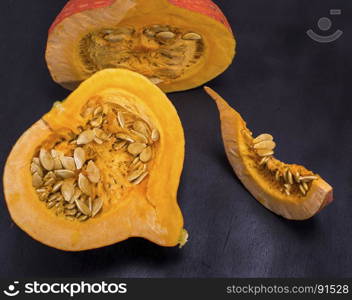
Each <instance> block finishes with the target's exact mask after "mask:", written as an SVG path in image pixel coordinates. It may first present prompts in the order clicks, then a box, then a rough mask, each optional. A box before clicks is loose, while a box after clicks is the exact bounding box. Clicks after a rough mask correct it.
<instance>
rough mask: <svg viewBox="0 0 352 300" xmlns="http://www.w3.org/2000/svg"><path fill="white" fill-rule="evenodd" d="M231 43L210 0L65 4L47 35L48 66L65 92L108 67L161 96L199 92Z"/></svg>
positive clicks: (76, 0)
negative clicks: (142, 79) (134, 75)
mask: <svg viewBox="0 0 352 300" xmlns="http://www.w3.org/2000/svg"><path fill="white" fill-rule="evenodd" d="M234 55H235V39H234V37H233V34H232V31H231V28H230V26H229V23H228V22H227V20H226V18H225V16H224V15H223V14H222V12H221V10H220V9H219V8H218V7H217V6H216V5H215V4H214V3H213V2H212V1H210V0H148V1H146V0H118V1H117V0H70V1H68V3H67V4H66V6H65V7H64V8H63V10H62V12H61V13H60V14H59V15H58V17H57V18H56V20H55V21H54V23H53V25H52V26H51V28H50V30H49V37H48V43H47V49H46V61H47V64H48V68H49V70H50V73H51V76H52V77H53V79H54V80H55V81H56V82H57V83H59V84H61V85H62V86H64V87H66V88H68V89H74V88H76V87H77V85H78V84H79V83H80V82H82V81H83V80H85V79H86V78H88V77H89V76H91V75H92V74H94V73H95V72H97V71H99V70H101V69H105V68H125V69H129V70H132V71H136V72H138V73H140V74H143V75H145V76H146V77H148V78H149V79H150V80H151V81H152V82H153V83H155V84H157V85H158V86H159V87H160V88H161V89H162V90H164V91H165V92H173V91H181V90H187V89H191V88H194V87H197V86H199V85H201V84H203V83H205V82H207V81H209V80H211V79H213V78H214V77H216V76H217V75H219V74H220V73H222V72H223V71H224V70H225V69H226V68H227V67H228V66H229V65H230V64H231V62H232V60H233V57H234Z"/></svg>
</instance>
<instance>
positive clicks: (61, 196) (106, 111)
mask: <svg viewBox="0 0 352 300" xmlns="http://www.w3.org/2000/svg"><path fill="white" fill-rule="evenodd" d="M81 116H82V117H83V118H84V120H85V122H84V123H85V124H84V126H82V127H79V128H78V132H77V133H74V132H73V131H71V130H68V129H66V130H64V131H63V133H61V134H60V135H59V134H53V135H52V136H51V137H50V138H48V140H47V141H45V142H44V143H43V144H42V145H41V146H40V148H39V149H38V153H36V155H35V156H34V157H33V160H32V163H31V173H32V184H33V187H34V188H35V189H36V192H37V194H38V198H39V200H41V201H43V202H44V203H45V205H46V206H47V208H48V209H50V210H52V211H53V212H54V213H55V214H56V215H57V216H64V217H66V219H69V220H79V221H86V220H88V219H89V218H93V217H96V216H98V215H99V214H100V213H101V212H102V211H104V207H105V206H109V205H113V204H115V203H117V202H118V201H120V200H121V199H123V197H124V195H125V194H126V193H128V192H129V190H130V189H131V188H133V187H136V186H142V185H143V184H145V183H146V182H147V181H148V174H149V169H150V165H151V164H152V161H153V157H155V155H156V153H157V145H158V141H159V138H160V136H159V131H158V129H156V128H155V126H154V125H153V124H152V122H151V121H150V120H149V118H148V117H147V116H143V115H141V114H140V113H139V112H137V111H136V110H135V109H134V108H132V107H129V106H128V107H127V106H122V105H117V104H115V103H111V102H103V101H102V99H101V98H100V97H94V98H92V99H90V100H89V101H88V102H87V104H86V105H85V106H84V107H83V109H82V112H81Z"/></svg>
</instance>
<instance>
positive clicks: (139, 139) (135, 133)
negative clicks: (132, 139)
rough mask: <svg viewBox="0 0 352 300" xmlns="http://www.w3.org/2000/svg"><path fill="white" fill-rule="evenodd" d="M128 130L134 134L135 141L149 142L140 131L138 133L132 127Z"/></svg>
mask: <svg viewBox="0 0 352 300" xmlns="http://www.w3.org/2000/svg"><path fill="white" fill-rule="evenodd" d="M130 132H131V133H133V134H134V135H135V136H137V139H136V141H138V142H140V143H144V144H148V143H149V141H148V138H147V137H146V136H145V135H144V134H142V133H140V132H138V131H135V130H133V129H131V130H130Z"/></svg>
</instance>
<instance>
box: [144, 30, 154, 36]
mask: <svg viewBox="0 0 352 300" xmlns="http://www.w3.org/2000/svg"><path fill="white" fill-rule="evenodd" d="M144 34H145V35H146V36H147V37H150V38H152V37H154V36H155V32H153V31H151V30H148V29H147V30H145V31H144Z"/></svg>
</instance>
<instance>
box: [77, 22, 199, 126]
mask: <svg viewBox="0 0 352 300" xmlns="http://www.w3.org/2000/svg"><path fill="white" fill-rule="evenodd" d="M165 52H169V54H168V55H164V54H165ZM204 53H205V44H204V41H203V38H202V36H201V35H200V34H199V33H196V32H192V31H188V30H187V31H185V30H182V29H181V28H177V27H173V26H169V25H164V24H151V25H147V26H144V27H142V28H129V27H116V28H109V29H107V28H106V29H101V30H99V31H93V32H90V33H87V34H86V35H85V36H84V37H83V38H82V39H81V40H80V42H79V53H78V55H79V58H80V60H81V62H82V64H83V66H84V67H85V71H86V73H87V74H93V73H95V72H97V71H99V70H101V69H105V68H127V69H130V70H132V71H136V72H138V73H141V74H143V75H145V76H146V77H148V78H150V80H151V81H152V82H153V83H155V84H159V83H169V82H171V81H173V80H175V79H177V78H179V77H181V76H182V75H183V74H185V73H186V72H187V71H189V69H190V68H192V67H193V66H196V65H198V64H200V62H201V58H202V57H203V56H204ZM98 115H99V113H97V114H96V115H95V116H98ZM99 123H100V117H99V119H96V120H94V121H93V122H92V123H91V124H92V125H93V126H96V127H98V126H100V125H98V124H99Z"/></svg>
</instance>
